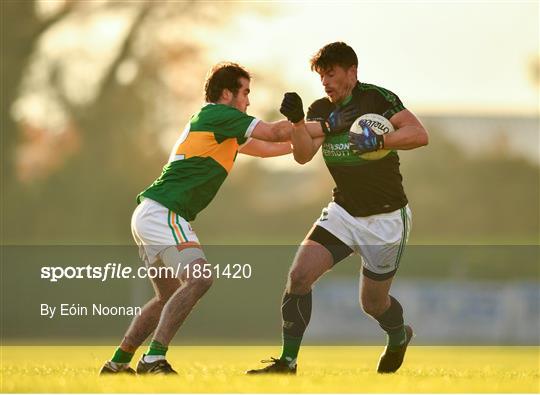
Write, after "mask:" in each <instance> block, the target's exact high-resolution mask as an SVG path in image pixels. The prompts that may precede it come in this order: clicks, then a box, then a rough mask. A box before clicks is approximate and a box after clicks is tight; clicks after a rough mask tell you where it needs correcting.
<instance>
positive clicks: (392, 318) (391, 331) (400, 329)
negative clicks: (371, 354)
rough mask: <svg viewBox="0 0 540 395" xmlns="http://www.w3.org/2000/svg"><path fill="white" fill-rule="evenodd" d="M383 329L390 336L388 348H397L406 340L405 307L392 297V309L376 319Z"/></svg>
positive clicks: (389, 308)
mask: <svg viewBox="0 0 540 395" xmlns="http://www.w3.org/2000/svg"><path fill="white" fill-rule="evenodd" d="M374 318H375V319H376V320H377V322H378V323H379V325H380V326H381V328H382V329H383V330H384V331H385V332H386V333H387V334H388V347H389V348H396V347H399V346H401V345H402V344H403V342H404V341H405V340H406V337H407V335H406V333H405V327H404V325H403V307H401V304H400V303H399V302H398V300H397V299H396V298H394V297H393V296H392V295H390V307H388V309H387V310H386V311H385V312H384V313H382V314H381V315H380V316H378V317H374Z"/></svg>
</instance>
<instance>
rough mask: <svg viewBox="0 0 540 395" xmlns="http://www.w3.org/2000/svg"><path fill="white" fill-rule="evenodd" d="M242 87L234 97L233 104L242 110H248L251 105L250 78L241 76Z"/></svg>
mask: <svg viewBox="0 0 540 395" xmlns="http://www.w3.org/2000/svg"><path fill="white" fill-rule="evenodd" d="M239 81H240V88H239V89H238V93H237V94H236V95H234V96H233V97H232V100H231V104H230V105H231V106H232V107H234V108H236V109H238V110H240V111H242V112H246V110H247V108H248V106H249V92H250V90H249V80H248V79H246V78H240V80H239Z"/></svg>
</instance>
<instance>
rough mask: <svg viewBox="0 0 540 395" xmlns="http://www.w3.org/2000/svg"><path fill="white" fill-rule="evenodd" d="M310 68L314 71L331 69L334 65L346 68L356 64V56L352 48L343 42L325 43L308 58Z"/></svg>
mask: <svg viewBox="0 0 540 395" xmlns="http://www.w3.org/2000/svg"><path fill="white" fill-rule="evenodd" d="M310 64H311V70H312V71H316V72H321V71H325V70H328V69H331V68H332V67H334V66H341V67H343V68H344V69H348V68H349V67H351V66H358V57H357V56H356V53H355V52H354V49H352V48H351V47H349V46H348V45H347V44H345V43H344V42H341V41H339V42H335V43H331V44H327V45H325V46H324V47H322V48H321V49H319V51H317V53H316V54H315V55H313V57H312V58H311V60H310Z"/></svg>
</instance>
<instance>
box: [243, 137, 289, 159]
mask: <svg viewBox="0 0 540 395" xmlns="http://www.w3.org/2000/svg"><path fill="white" fill-rule="evenodd" d="M238 152H240V153H241V154H244V155H250V156H256V157H259V158H271V157H275V156H282V155H288V154H290V153H291V152H292V147H291V143H290V142H276V143H274V142H269V141H263V140H258V139H253V138H252V139H250V140H249V141H248V142H247V143H246V144H244V145H243V146H242V147H241V148H240V149H239V150H238Z"/></svg>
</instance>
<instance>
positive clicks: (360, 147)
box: [349, 114, 394, 160]
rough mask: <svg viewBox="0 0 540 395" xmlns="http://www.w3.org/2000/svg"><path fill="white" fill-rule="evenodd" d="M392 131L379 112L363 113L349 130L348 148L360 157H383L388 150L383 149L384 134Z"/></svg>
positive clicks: (368, 158)
mask: <svg viewBox="0 0 540 395" xmlns="http://www.w3.org/2000/svg"><path fill="white" fill-rule="evenodd" d="M393 131H394V127H393V126H392V124H391V123H390V121H389V120H388V119H386V118H385V117H383V116H382V115H379V114H364V115H362V116H361V117H360V118H358V119H357V120H356V121H354V123H353V124H352V126H351V130H350V131H349V149H350V150H351V151H352V152H353V153H355V154H357V155H359V156H360V157H361V158H362V159H366V160H377V159H381V158H384V157H385V156H386V155H388V153H389V152H390V150H385V149H384V137H383V136H384V135H385V134H386V133H391V132H393Z"/></svg>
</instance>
